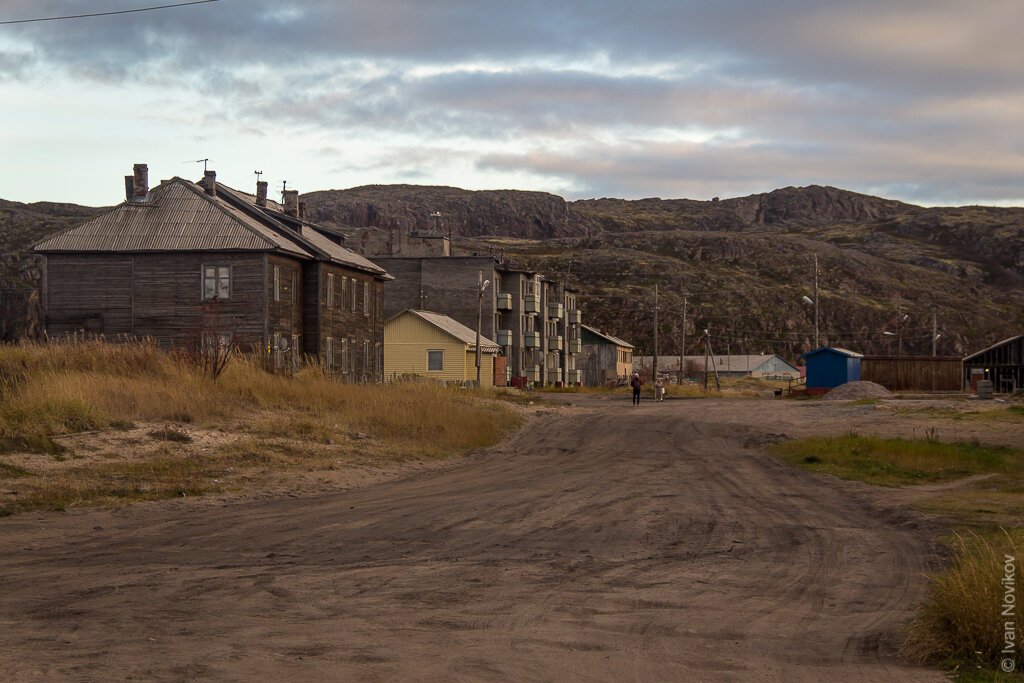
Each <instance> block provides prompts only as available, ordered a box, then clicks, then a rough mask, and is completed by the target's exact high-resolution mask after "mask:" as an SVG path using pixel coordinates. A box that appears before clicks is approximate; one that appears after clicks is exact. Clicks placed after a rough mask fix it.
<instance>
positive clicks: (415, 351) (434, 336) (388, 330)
mask: <svg viewBox="0 0 1024 683" xmlns="http://www.w3.org/2000/svg"><path fill="white" fill-rule="evenodd" d="M435 350H442V351H444V370H441V371H428V370H427V351H435ZM406 374H410V375H419V376H421V377H430V378H431V379H436V380H439V381H441V382H465V381H476V354H475V353H474V352H473V351H472V346H471V345H470V344H466V343H464V342H461V341H459V340H458V339H456V338H455V337H452V336H451V335H449V334H448V333H446V332H443V331H441V330H439V329H438V328H436V327H434V326H433V325H430V324H429V323H427V322H425V321H423V320H421V319H420V318H417V317H416V316H415V315H412V314H408V313H407V314H405V315H401V316H399V317H397V318H394V319H392V320H390V321H388V322H387V323H385V324H384V381H391V379H392V378H393V377H395V376H396V375H397V376H401V375H406ZM480 384H481V385H482V386H485V387H489V386H493V385H494V354H491V353H482V354H481V355H480Z"/></svg>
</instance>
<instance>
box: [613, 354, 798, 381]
mask: <svg viewBox="0 0 1024 683" xmlns="http://www.w3.org/2000/svg"><path fill="white" fill-rule="evenodd" d="M705 362H706V363H707V371H708V373H709V374H710V373H715V372H717V373H718V376H719V377H723V378H738V377H759V378H764V379H797V378H799V377H800V368H798V367H796V366H795V365H793V364H792V363H789V362H787V361H786V360H785V359H783V358H782V357H780V356H777V355H775V354H774V353H762V354H756V355H729V356H725V355H715V356H707V357H706V358H705V356H685V357H684V358H683V363H684V367H683V370H684V373H683V375H684V378H687V377H688V378H690V379H695V378H696V377H698V376H703V374H704V368H705ZM633 366H634V368H635V369H636V370H638V371H639V372H640V374H641V375H642V376H644V377H648V376H650V375H651V373H652V371H653V366H654V358H653V357H652V356H636V357H635V358H634V359H633ZM658 374H659V375H668V376H671V377H675V378H676V379H677V381H678V379H679V356H658Z"/></svg>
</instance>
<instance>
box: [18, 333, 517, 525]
mask: <svg viewBox="0 0 1024 683" xmlns="http://www.w3.org/2000/svg"><path fill="white" fill-rule="evenodd" d="M487 398H488V396H487V395H485V394H483V393H482V392H481V393H474V392H469V391H466V390H459V389H455V388H447V387H442V386H439V385H436V384H434V383H429V382H408V383H399V384H392V385H387V386H383V387H382V386H366V385H350V384H343V383H341V382H338V381H336V380H333V379H331V378H329V377H328V376H326V375H325V374H324V373H323V372H322V371H321V370H320V368H318V367H316V366H310V367H306V368H304V369H303V370H301V371H300V372H299V373H298V374H297V375H296V376H295V377H286V376H280V375H275V374H272V373H268V372H266V371H265V370H264V369H262V366H261V364H260V363H259V362H258V361H257V359H251V358H245V357H240V358H236V359H235V360H234V361H232V363H231V365H229V367H228V368H227V370H226V371H225V372H224V374H223V375H221V377H220V378H219V379H218V380H216V381H214V380H210V379H209V378H207V377H204V376H202V375H201V374H200V373H199V372H197V371H196V370H195V368H193V367H192V366H190V365H189V364H187V363H183V362H179V361H178V360H176V359H175V358H174V357H173V356H171V355H169V354H165V353H161V352H159V351H157V350H156V349H154V348H153V347H152V346H151V345H149V344H144V343H131V344H120V345H112V344H106V343H103V342H98V341H88V342H82V341H76V342H68V343H51V344H25V345H20V346H0V399H2V402H0V453H3V452H8V453H49V454H52V456H53V457H58V458H61V459H64V458H65V457H70V458H72V459H74V458H77V457H81V456H78V455H76V454H71V453H65V454H62V447H61V446H60V445H58V443H57V442H56V441H55V439H56V438H57V437H59V436H60V435H67V434H75V433H79V432H89V431H98V432H101V433H105V432H110V433H115V432H118V433H124V432H126V431H129V430H131V429H133V428H134V427H135V426H136V424H138V425H139V426H140V430H141V433H140V434H139V435H136V437H135V438H134V441H135V442H137V441H140V440H143V441H144V440H147V439H146V438H145V437H148V440H152V441H156V442H158V443H160V444H163V446H162V447H161V448H162V449H163V450H160V449H157V451H155V452H153V453H152V454H151V455H150V457H149V458H147V460H146V461H145V462H142V463H139V462H118V463H99V464H96V463H89V464H86V465H80V466H75V467H66V468H64V469H63V470H62V471H61V474H60V475H59V476H58V475H55V474H53V473H52V472H50V469H51V468H50V467H49V466H47V467H32V466H28V465H25V463H17V464H16V463H10V462H8V463H4V462H3V461H0V480H4V479H10V478H13V477H15V476H17V477H20V478H21V481H20V483H19V487H18V488H19V491H18V495H17V496H15V500H14V501H11V502H9V503H7V504H4V503H3V502H2V501H0V513H2V512H4V511H7V512H10V511H13V510H15V509H27V508H31V507H52V508H61V507H65V506H67V505H77V504H85V503H88V502H90V501H91V502H94V503H95V502H110V501H112V500H121V501H122V502H123V501H124V500H127V499H144V498H151V497H166V496H168V495H181V494H182V493H184V494H185V495H192V494H194V493H201V492H206V491H211V490H222V488H223V486H222V482H218V485H212V484H211V481H212V480H213V479H220V477H218V474H220V473H223V472H224V471H226V470H225V467H232V466H234V465H232V464H231V457H238V453H235V454H234V455H233V456H231V457H228V456H229V455H231V454H230V453H228V452H221V451H218V452H216V453H213V454H211V453H201V449H199V448H198V447H195V448H191V447H192V446H193V444H189V443H188V442H189V441H190V439H191V437H190V436H188V434H186V433H185V429H184V425H187V426H188V429H189V430H192V431H203V430H206V431H210V430H216V429H219V428H223V429H225V430H227V431H229V432H232V433H233V434H234V435H235V436H237V435H238V434H245V433H247V434H249V435H250V440H249V443H250V445H251V448H248V449H242V451H239V452H240V453H241V452H244V453H246V454H247V456H246V458H245V459H244V460H245V461H244V462H238V463H235V464H237V465H240V466H242V467H250V466H251V467H258V468H261V469H267V468H271V469H274V468H284V469H288V468H299V469H302V470H309V469H310V468H313V469H315V468H316V467H320V466H324V467H333V465H334V464H335V463H337V462H338V458H339V457H346V454H347V453H350V452H351V451H353V447H352V446H351V443H352V442H353V439H356V438H358V439H359V440H360V444H361V445H360V448H359V449H357V450H358V452H359V453H360V454H361V455H362V456H364V457H374V458H379V459H382V460H402V459H408V458H417V459H423V458H441V457H445V456H449V455H452V454H457V453H464V452H466V451H468V450H470V449H473V448H477V447H482V446H487V445H490V444H493V443H495V442H496V441H497V440H498V439H499V438H500V437H501V435H502V434H503V433H504V432H505V431H506V430H507V429H509V428H510V427H512V426H514V425H515V424H517V423H518V417H517V416H516V415H515V414H514V413H513V412H511V411H510V410H509V409H508V408H506V407H504V404H502V403H501V402H498V401H493V400H486V399H487ZM236 440H237V439H236ZM275 440H279V441H280V440H283V441H287V442H289V443H292V444H295V443H298V444H300V445H301V446H302V450H303V451H304V452H307V456H308V457H304V458H295V457H281V454H282V452H283V451H285V450H287V449H288V448H290V447H294V446H286V445H280V444H274V443H273V442H274V441H275ZM364 440H365V442H364ZM129 441H130V440H129ZM367 444H368V445H367ZM190 448H191V450H190ZM325 450H326V451H330V452H320V451H325ZM186 452H187V455H182V454H183V453H186ZM261 453H263V454H265V456H266V458H269V459H268V460H266V461H265V462H264V461H263V460H261V458H263V457H264V455H261ZM253 463H256V464H253ZM236 479H237V477H236Z"/></svg>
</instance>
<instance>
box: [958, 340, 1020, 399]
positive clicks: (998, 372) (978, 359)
mask: <svg viewBox="0 0 1024 683" xmlns="http://www.w3.org/2000/svg"><path fill="white" fill-rule="evenodd" d="M963 373H964V374H963V379H964V383H965V384H967V385H968V386H971V387H974V386H975V385H976V383H977V381H978V380H979V379H981V380H989V381H991V382H992V389H993V390H994V391H996V392H998V393H1006V394H1009V393H1013V392H1015V391H1017V390H1018V389H1024V335H1019V336H1017V337H1010V338H1009V339H1004V340H1003V341H1001V342H999V343H998V344H995V345H993V346H990V347H988V348H987V349H984V350H982V351H978V352H977V353H973V354H971V355H970V356H967V357H966V358H964V359H963Z"/></svg>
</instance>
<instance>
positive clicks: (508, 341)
mask: <svg viewBox="0 0 1024 683" xmlns="http://www.w3.org/2000/svg"><path fill="white" fill-rule="evenodd" d="M496 336H497V339H495V340H494V341H496V342H498V346H512V330H498V334H497V335H496Z"/></svg>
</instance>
